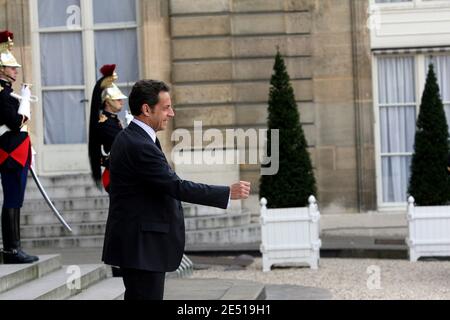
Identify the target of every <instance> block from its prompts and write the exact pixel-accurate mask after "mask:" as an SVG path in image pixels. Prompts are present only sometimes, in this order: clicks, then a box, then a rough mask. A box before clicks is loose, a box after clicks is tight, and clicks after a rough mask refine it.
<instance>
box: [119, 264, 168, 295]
mask: <svg viewBox="0 0 450 320" xmlns="http://www.w3.org/2000/svg"><path fill="white" fill-rule="evenodd" d="M121 270H122V277H123V283H124V285H125V300H163V298H164V283H165V280H166V274H165V273H164V272H150V271H145V270H135V269H122V268H121Z"/></svg>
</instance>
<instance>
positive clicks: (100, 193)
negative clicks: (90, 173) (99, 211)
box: [25, 185, 107, 201]
mask: <svg viewBox="0 0 450 320" xmlns="http://www.w3.org/2000/svg"><path fill="white" fill-rule="evenodd" d="M44 189H45V191H46V192H47V194H48V196H49V197H50V199H52V200H53V199H68V198H85V197H88V198H93V197H104V196H107V193H106V192H105V191H104V190H103V189H98V188H97V187H96V186H93V185H91V186H72V185H67V186H62V187H53V186H50V187H44ZM40 199H42V194H41V192H40V191H39V189H38V188H37V187H30V188H27V190H26V192H25V201H28V200H40Z"/></svg>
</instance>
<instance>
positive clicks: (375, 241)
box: [29, 212, 450, 300]
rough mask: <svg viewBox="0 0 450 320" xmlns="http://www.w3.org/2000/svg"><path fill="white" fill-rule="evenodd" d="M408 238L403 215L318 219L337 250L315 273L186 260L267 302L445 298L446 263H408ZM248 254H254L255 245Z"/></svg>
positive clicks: (449, 271) (96, 252)
mask: <svg viewBox="0 0 450 320" xmlns="http://www.w3.org/2000/svg"><path fill="white" fill-rule="evenodd" d="M407 233H408V230H407V224H406V214H405V213H404V212H400V213H374V214H347V215H327V216H322V220H321V238H322V241H323V244H324V246H323V248H324V249H328V250H333V249H334V250H337V251H324V252H323V253H324V254H322V257H327V258H322V259H321V261H320V268H319V270H318V271H313V270H310V269H307V268H275V269H274V270H273V271H271V272H269V273H263V272H262V271H261V270H262V268H261V260H260V258H257V259H256V260H255V261H254V262H252V261H250V262H248V261H247V262H246V263H244V264H243V265H240V264H237V263H236V261H235V257H236V255H238V253H234V252H229V253H228V256H218V255H213V254H211V255H207V256H204V255H199V254H198V253H194V254H190V255H189V257H190V258H191V259H192V260H193V261H194V262H195V266H196V271H195V273H194V278H197V279H224V280H227V279H231V280H232V279H240V280H250V281H254V282H257V283H262V284H265V285H266V295H267V298H268V299H281V300H283V299H295V300H301V299H450V262H449V261H448V260H447V261H445V260H443V259H442V260H440V261H433V260H432V259H429V260H428V261H421V262H418V263H411V262H409V261H408V260H407V247H406V245H405V243H404V239H405V237H407ZM244 247H245V246H242V248H244ZM236 248H241V247H240V246H234V250H236ZM245 248H246V247H245ZM252 248H253V247H252ZM247 249H248V248H247ZM253 250H258V245H257V244H256V245H254V248H253ZM29 252H31V253H34V254H48V253H60V254H62V261H63V264H66V265H68V264H69V265H70V264H88V263H99V262H100V257H101V248H97V249H68V250H54V249H35V250H29ZM255 252H256V251H255ZM344 256H345V257H347V258H342V257H344ZM349 256H350V257H356V256H357V257H359V258H360V259H355V258H348V257H349ZM374 258H375V259H374ZM376 258H388V259H376ZM392 258H395V259H392ZM226 270H227V271H226Z"/></svg>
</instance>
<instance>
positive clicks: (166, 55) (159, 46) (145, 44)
mask: <svg viewBox="0 0 450 320" xmlns="http://www.w3.org/2000/svg"><path fill="white" fill-rule="evenodd" d="M140 18H141V24H140V25H139V27H138V32H139V35H140V41H141V42H140V43H141V48H140V49H141V57H142V59H141V60H142V61H141V65H142V74H141V76H142V78H145V79H156V80H162V81H164V82H166V83H168V84H171V82H172V81H171V65H172V64H171V39H170V18H169V1H167V0H141V17H140ZM172 131H173V126H172V124H171V125H170V127H168V128H167V130H166V131H164V132H161V133H160V134H158V137H159V139H160V141H161V144H162V146H163V148H164V151H165V152H166V154H169V153H170V152H171V150H172V143H171V141H170V137H171V135H172ZM168 159H169V157H168Z"/></svg>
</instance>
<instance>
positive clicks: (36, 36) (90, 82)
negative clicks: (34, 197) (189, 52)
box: [29, 0, 143, 175]
mask: <svg viewBox="0 0 450 320" xmlns="http://www.w3.org/2000/svg"><path fill="white" fill-rule="evenodd" d="M29 8H30V26H31V48H32V65H33V66H32V70H33V81H34V90H33V93H34V94H36V96H37V97H38V98H39V103H38V104H36V105H35V106H34V112H33V114H34V115H33V117H34V122H33V132H32V133H31V134H32V138H33V145H34V147H35V149H36V150H37V168H36V169H37V171H38V172H39V173H40V174H42V175H54V174H67V173H70V174H78V173H89V172H90V168H89V162H88V155H87V143H82V144H53V145H46V144H45V141H44V140H45V124H44V110H43V108H44V106H43V100H42V98H43V92H44V91H52V90H74V91H75V90H83V91H84V93H85V100H84V102H85V123H86V128H85V130H86V136H87V137H88V133H89V115H90V100H91V94H92V91H93V89H94V87H95V84H96V82H97V70H96V66H95V32H96V31H100V30H115V29H121V30H124V29H135V30H136V38H137V51H138V61H137V63H138V76H139V77H142V66H143V64H142V52H141V48H142V47H141V45H142V44H141V34H140V33H141V26H142V17H141V14H140V12H141V1H140V0H136V22H128V23H102V24H94V6H93V2H92V0H80V9H81V11H80V14H81V26H80V27H74V28H70V29H69V28H67V27H66V26H63V27H49V28H41V27H40V26H39V10H38V0H30V1H29ZM56 32H57V33H60V32H67V33H68V32H81V41H82V46H83V48H82V52H83V63H84V70H83V75H84V85H79V86H48V87H44V86H42V80H41V75H42V73H41V61H40V49H41V44H40V35H41V34H42V33H56ZM137 80H138V79H137ZM117 85H118V86H119V87H120V88H124V87H128V86H129V83H122V82H118V83H117ZM66 153H67V154H68V155H67V157H68V158H69V157H70V155H78V154H81V155H82V156H80V157H79V159H78V162H77V164H74V163H73V164H72V165H68V166H67V167H66V168H59V169H55V170H50V169H49V168H48V166H44V165H43V162H44V161H48V160H50V158H51V157H56V156H58V157H60V156H61V157H64V156H63V155H64V154H66ZM46 167H47V168H46Z"/></svg>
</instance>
